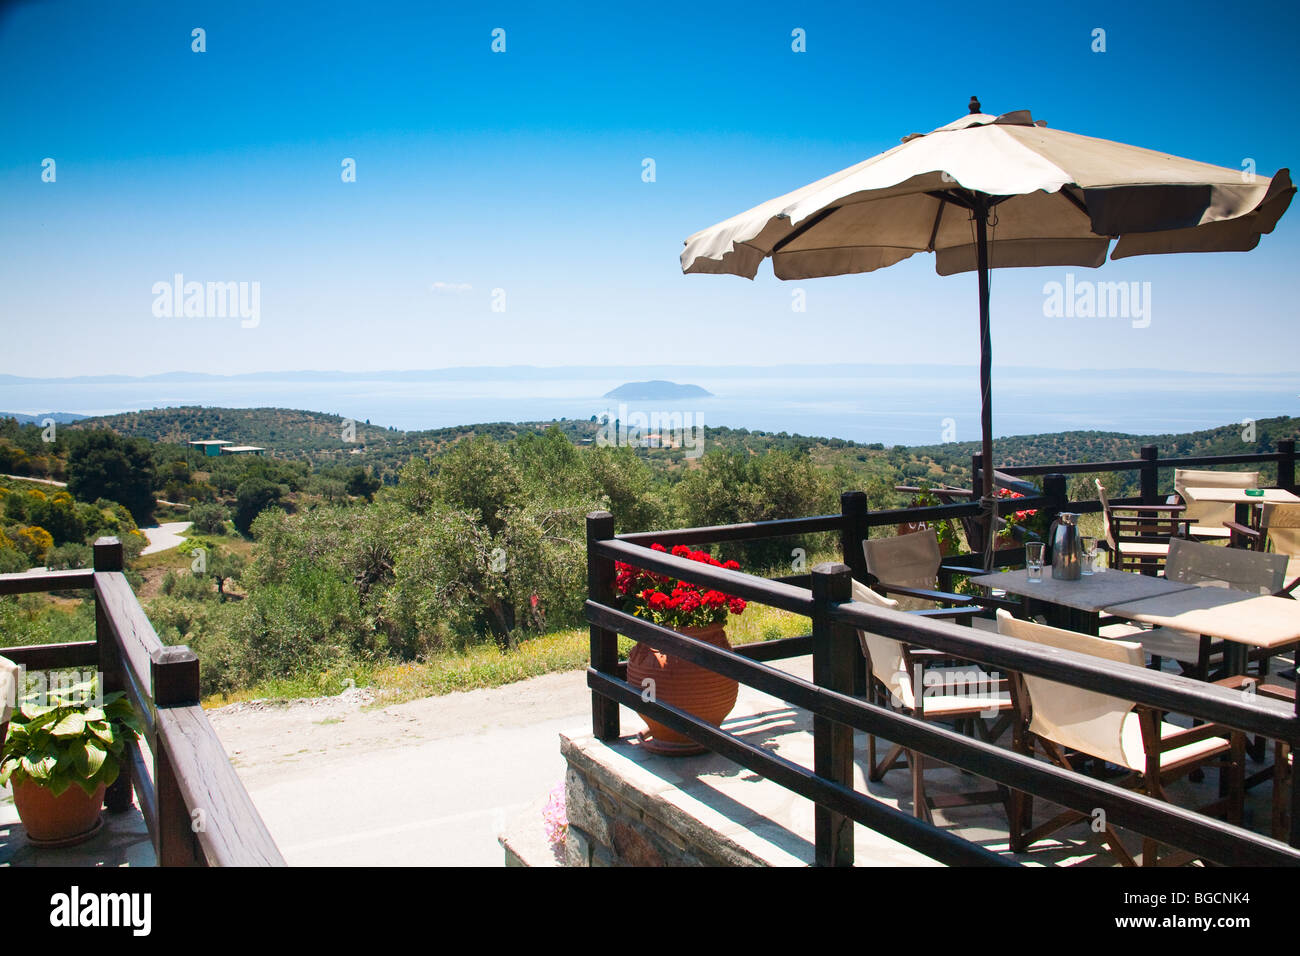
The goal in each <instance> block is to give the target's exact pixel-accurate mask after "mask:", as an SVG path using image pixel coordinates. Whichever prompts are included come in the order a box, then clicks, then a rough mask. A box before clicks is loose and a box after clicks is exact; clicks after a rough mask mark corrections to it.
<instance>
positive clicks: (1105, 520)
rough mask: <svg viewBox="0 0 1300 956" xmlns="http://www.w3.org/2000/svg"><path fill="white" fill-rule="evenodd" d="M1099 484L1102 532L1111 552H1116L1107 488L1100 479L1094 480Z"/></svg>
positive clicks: (1098, 495)
mask: <svg viewBox="0 0 1300 956" xmlns="http://www.w3.org/2000/svg"><path fill="white" fill-rule="evenodd" d="M1093 481H1095V482H1096V483H1097V497H1098V498H1099V499H1101V530H1102V533H1103V534H1105V536H1106V543H1107V544H1109V545H1110V549H1111V551H1112V552H1113V551H1115V549H1116V544H1115V535H1114V532H1112V531H1111V529H1110V499H1109V498H1107V497H1106V488H1105V486H1103V485H1102V483H1101V479H1100V478H1094V479H1093Z"/></svg>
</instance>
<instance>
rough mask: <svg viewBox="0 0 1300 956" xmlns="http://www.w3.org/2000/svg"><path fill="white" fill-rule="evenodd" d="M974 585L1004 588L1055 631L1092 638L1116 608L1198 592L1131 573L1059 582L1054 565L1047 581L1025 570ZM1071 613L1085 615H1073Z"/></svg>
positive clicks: (1046, 574) (1107, 573) (993, 575)
mask: <svg viewBox="0 0 1300 956" xmlns="http://www.w3.org/2000/svg"><path fill="white" fill-rule="evenodd" d="M970 580H971V582H972V583H974V584H978V585H980V586H982V587H986V588H1000V589H1002V590H1004V591H1006V592H1007V593H1009V594H1016V595H1019V596H1020V597H1022V598H1024V599H1025V610H1026V611H1028V612H1030V613H1031V614H1032V613H1035V612H1038V610H1039V609H1038V607H1037V605H1039V604H1041V605H1044V606H1043V608H1042V613H1043V614H1044V615H1045V616H1046V617H1047V619H1048V622H1049V623H1050V624H1052V625H1053V626H1055V627H1066V628H1069V629H1071V630H1076V631H1082V632H1084V633H1088V634H1096V633H1097V619H1098V616H1099V614H1100V612H1102V611H1107V612H1109V610H1110V608H1111V607H1112V606H1113V605H1116V604H1123V603H1127V602H1131V601H1139V600H1141V599H1143V598H1153V597H1159V596H1162V595H1169V594H1173V593H1175V592H1177V591H1185V590H1187V589H1188V588H1194V587H1195V585H1194V584H1182V583H1179V582H1177V581H1166V580H1165V579H1164V578H1157V577H1152V576H1151V575H1147V574H1132V573H1130V572H1128V571H1113V570H1112V571H1099V572H1097V573H1095V574H1085V575H1082V576H1080V578H1079V580H1077V581H1058V580H1056V579H1055V578H1053V577H1052V568H1051V565H1044V566H1043V580H1041V581H1030V580H1029V572H1028V571H1026V570H1025V569H1024V568H1020V569H1019V570H1016V571H995V572H992V573H990V574H981V575H977V576H975V577H972V578H971V579H970ZM1070 611H1075V612H1082V613H1074V614H1072V613H1070Z"/></svg>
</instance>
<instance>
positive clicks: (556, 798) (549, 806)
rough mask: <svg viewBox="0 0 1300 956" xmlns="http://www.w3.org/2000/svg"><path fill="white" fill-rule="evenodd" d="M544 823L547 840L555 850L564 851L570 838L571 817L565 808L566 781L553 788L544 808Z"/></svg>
mask: <svg viewBox="0 0 1300 956" xmlns="http://www.w3.org/2000/svg"><path fill="white" fill-rule="evenodd" d="M542 822H543V823H544V824H545V825H546V839H547V842H549V843H550V844H551V847H552V848H553V849H555V850H557V851H558V850H560V849H563V847H564V841H565V840H566V839H568V836H569V815H568V812H567V811H566V809H565V806H564V781H563V780H561V781H560V782H559V783H557V784H556V785H555V786H554V787H552V788H551V795H550V797H549V798H548V799H547V801H546V806H544V807H542Z"/></svg>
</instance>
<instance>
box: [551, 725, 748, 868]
mask: <svg viewBox="0 0 1300 956" xmlns="http://www.w3.org/2000/svg"><path fill="white" fill-rule="evenodd" d="M560 741H561V745H560V749H561V752H562V753H563V754H564V757H565V760H566V761H567V762H568V770H567V772H566V775H565V810H566V815H567V816H568V820H569V831H568V839H567V840H566V844H565V849H566V855H567V863H568V865H569V866H756V865H760V866H761V865H764V863H765V861H763V860H761V859H759V858H758V857H757V856H756V855H755V854H753V853H752V852H749V851H747V850H746V849H744V848H742V847H740V846H738V845H737V844H736V843H735V842H734V841H733V840H730V839H728V838H726V837H725V836H723V835H721V834H719V833H718V832H716V831H715V830H714V829H712V828H711V827H709V826H707V825H706V824H705V823H704V822H702V821H701V820H700V819H699V818H698V817H696V816H694V815H693V814H692V813H691V812H690V808H689V807H683V806H682V805H681V801H680V800H679V799H677V797H678V796H679V795H680V791H677V790H676V788H675V787H673V786H672V785H671V783H669V782H666V781H665V780H664V779H663V778H662V777H660V776H656V775H654V774H651V773H649V772H648V771H647V770H646V769H645V768H644V767H642V766H640V765H639V764H638V763H637V761H635V760H632V759H630V758H629V757H628V756H627V755H626V754H625V753H622V752H621V751H623V750H626V749H627V748H626V746H625V745H623V746H620V745H618V744H616V745H614V746H607V745H605V744H603V743H602V742H601V741H599V740H596V739H595V738H593V737H589V736H588V737H578V738H570V737H568V736H565V735H561V737H560ZM659 759H666V758H659Z"/></svg>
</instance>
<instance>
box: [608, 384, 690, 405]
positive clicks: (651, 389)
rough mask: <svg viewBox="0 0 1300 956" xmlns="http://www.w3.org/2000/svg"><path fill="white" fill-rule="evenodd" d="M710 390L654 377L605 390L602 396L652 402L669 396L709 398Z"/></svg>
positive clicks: (669, 397)
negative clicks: (650, 379)
mask: <svg viewBox="0 0 1300 956" xmlns="http://www.w3.org/2000/svg"><path fill="white" fill-rule="evenodd" d="M712 396H713V393H712V392H709V391H706V390H704V389H702V388H700V386H698V385H678V384H677V383H676V382H665V381H663V380H661V379H656V380H654V381H653V382H628V383H627V384H626V385H620V386H619V387H618V388H616V389H614V390H613V391H609V392H606V393H605V394H604V396H603V397H604V398H622V399H628V400H631V401H634V402H652V401H661V400H665V399H671V398H711V397H712Z"/></svg>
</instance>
